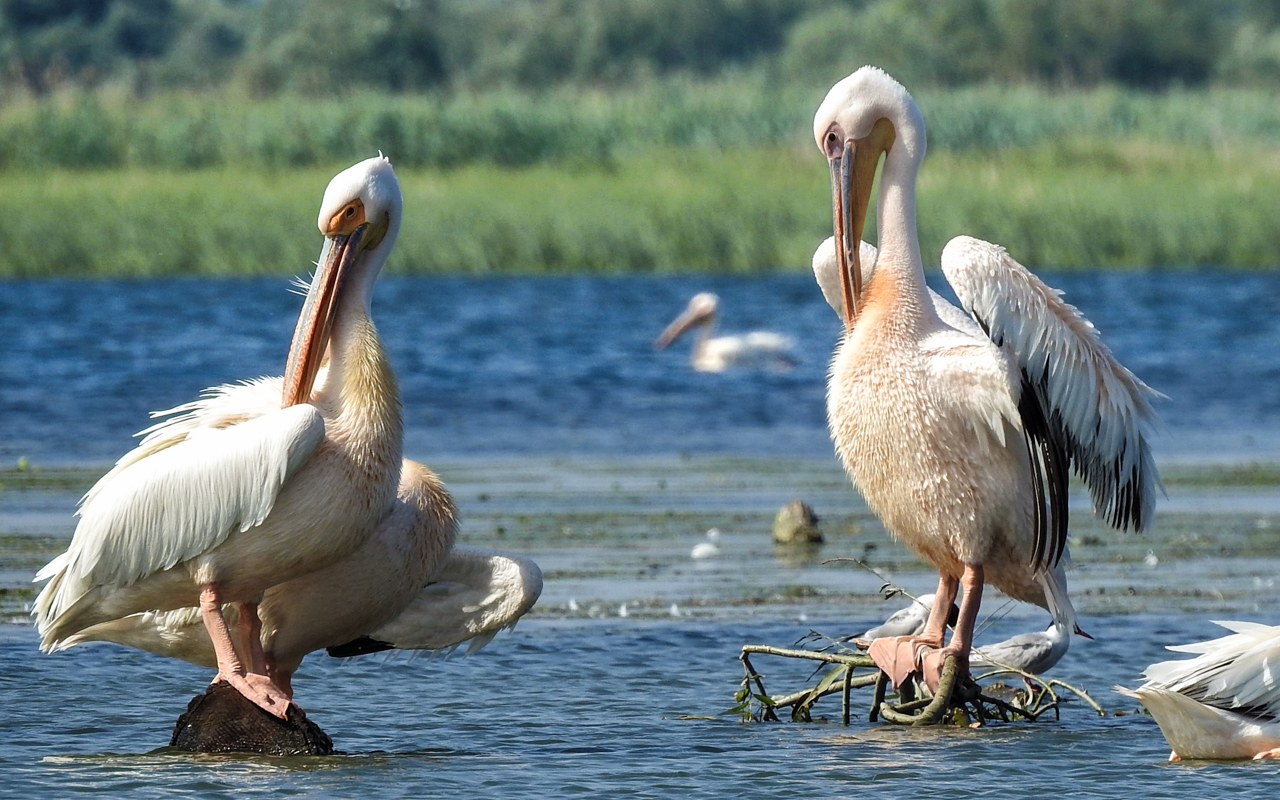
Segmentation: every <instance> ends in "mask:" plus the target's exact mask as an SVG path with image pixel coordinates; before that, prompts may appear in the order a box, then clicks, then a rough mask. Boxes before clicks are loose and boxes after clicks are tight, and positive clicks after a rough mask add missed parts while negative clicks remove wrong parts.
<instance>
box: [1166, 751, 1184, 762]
mask: <svg viewBox="0 0 1280 800" xmlns="http://www.w3.org/2000/svg"><path fill="white" fill-rule="evenodd" d="M1169 760H1170V761H1181V760H1182V756H1180V755H1178V751H1177V750H1170V751H1169Z"/></svg>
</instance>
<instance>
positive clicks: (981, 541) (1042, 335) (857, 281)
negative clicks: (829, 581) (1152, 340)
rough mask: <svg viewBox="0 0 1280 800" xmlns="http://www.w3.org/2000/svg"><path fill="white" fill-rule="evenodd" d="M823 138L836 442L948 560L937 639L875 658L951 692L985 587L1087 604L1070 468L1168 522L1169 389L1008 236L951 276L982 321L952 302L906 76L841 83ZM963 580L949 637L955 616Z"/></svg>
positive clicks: (951, 253) (1103, 504) (963, 256)
mask: <svg viewBox="0 0 1280 800" xmlns="http://www.w3.org/2000/svg"><path fill="white" fill-rule="evenodd" d="M813 132H814V137H815V140H816V142H817V144H818V147H819V149H821V150H822V152H823V153H824V155H826V157H827V159H828V162H829V165H830V168H831V181H832V194H833V206H834V217H835V243H836V247H835V250H836V255H837V260H838V271H839V277H840V291H839V297H838V300H839V307H840V313H841V316H842V317H843V318H844V320H845V322H846V330H845V334H844V337H843V339H842V341H841V342H840V344H839V346H838V347H837V349H836V352H835V355H834V357H833V360H832V364H831V372H830V381H829V384H828V393H827V416H828V421H829V423H830V426H831V435H832V438H833V440H834V442H835V445H836V450H837V452H838V453H839V456H840V458H841V460H842V461H843V462H844V465H845V468H846V470H847V471H848V472H849V475H850V476H851V477H852V479H853V481H854V483H855V484H856V485H857V487H858V488H859V490H860V491H861V492H862V494H863V496H864V497H865V498H866V500H867V504H868V505H869V506H870V507H871V509H872V510H873V511H874V512H875V513H876V514H877V516H879V517H880V519H881V520H882V521H883V522H884V524H885V527H886V528H888V530H889V531H890V532H891V533H892V534H893V535H894V536H896V537H898V538H899V539H901V540H903V541H904V542H905V543H906V544H907V545H908V546H909V547H911V548H912V549H913V550H914V551H915V552H916V553H917V554H919V555H920V556H921V557H923V558H924V559H925V560H926V561H928V562H929V563H931V564H933V565H934V567H936V568H937V569H938V571H939V582H938V590H937V592H936V600H935V602H934V604H933V611H932V613H931V615H930V619H929V622H928V624H927V625H926V627H925V631H924V633H923V634H921V635H920V636H916V637H900V638H893V639H880V640H877V642H876V643H875V644H874V645H873V647H872V650H871V654H872V656H873V657H874V658H875V659H876V661H877V663H879V664H880V665H881V667H882V668H883V669H884V670H885V671H886V672H887V673H888V674H889V676H890V678H891V679H892V680H893V682H894V684H895V685H897V684H900V683H901V682H902V680H904V679H905V678H906V677H907V676H908V675H909V674H910V673H912V672H916V671H918V672H920V673H922V675H923V677H924V679H925V682H926V683H928V684H930V685H931V686H933V687H936V686H937V685H938V681H939V678H940V675H941V672H942V666H943V664H944V662H945V661H946V660H947V658H949V657H954V658H955V659H956V662H957V667H958V668H959V669H960V670H961V671H964V672H967V670H968V656H969V652H970V650H971V648H972V645H973V633H974V624H975V620H976V617H977V614H978V608H979V605H980V603H981V598H982V587H983V584H984V583H986V582H990V583H991V584H993V585H995V586H996V587H997V588H999V589H1001V590H1002V591H1004V592H1005V593H1006V594H1008V595H1009V596H1011V597H1013V598H1016V599H1019V600H1024V601H1027V602H1031V603H1035V604H1037V605H1040V606H1042V607H1045V608H1048V609H1049V610H1050V612H1052V613H1053V614H1054V616H1055V618H1057V619H1063V618H1064V617H1068V618H1069V617H1071V616H1073V615H1074V611H1068V610H1067V609H1069V607H1070V599H1069V598H1068V597H1067V596H1066V592H1065V583H1063V584H1062V585H1061V586H1060V587H1054V586H1053V584H1054V583H1056V582H1058V581H1055V580H1053V579H1052V576H1053V574H1054V573H1055V571H1057V570H1058V569H1060V567H1061V564H1060V561H1061V559H1062V555H1063V551H1064V549H1065V547H1066V538H1067V537H1066V528H1067V509H1066V501H1067V478H1068V471H1069V470H1074V471H1075V472H1076V473H1077V474H1078V475H1080V477H1081V478H1082V479H1083V480H1084V482H1085V484H1086V485H1087V486H1088V487H1089V490H1090V492H1091V494H1092V498H1093V504H1094V510H1095V513H1097V514H1098V515H1099V516H1101V517H1103V518H1105V519H1106V520H1107V521H1108V522H1109V523H1110V524H1112V525H1113V526H1114V527H1117V528H1121V529H1127V528H1131V527H1132V528H1134V529H1136V530H1142V529H1144V528H1145V527H1146V526H1147V525H1149V524H1150V522H1151V516H1152V513H1153V509H1154V503H1155V492H1156V491H1157V489H1158V487H1159V478H1158V476H1157V474H1156V469H1155V464H1154V461H1153V460H1152V456H1151V452H1150V447H1149V444H1148V438H1149V435H1150V434H1149V431H1150V427H1151V426H1152V425H1153V424H1154V421H1155V413H1154V411H1153V410H1152V408H1151V406H1150V403H1149V399H1150V398H1151V397H1152V396H1153V395H1154V394H1155V393H1154V392H1153V391H1152V390H1151V389H1149V388H1148V387H1147V386H1146V385H1145V384H1144V383H1142V381H1140V380H1138V378H1136V377H1135V376H1134V375H1133V374H1132V373H1131V372H1129V371H1128V370H1127V369H1125V368H1124V367H1123V366H1121V365H1120V364H1119V363H1118V362H1117V361H1116V360H1115V359H1114V357H1112V355H1111V353H1110V352H1109V351H1108V350H1107V348H1106V347H1105V346H1104V345H1103V344H1102V342H1101V341H1100V340H1099V338H1098V334H1097V331H1096V330H1095V329H1094V328H1093V326H1092V325H1091V324H1090V323H1089V322H1088V321H1087V320H1085V319H1084V318H1083V317H1082V316H1081V315H1080V313H1079V312H1078V311H1077V310H1076V309H1075V308H1073V307H1072V306H1070V305H1067V304H1066V303H1064V302H1063V301H1062V300H1061V299H1060V297H1059V293H1058V292H1056V291H1055V290H1053V289H1050V288H1049V287H1048V286H1046V285H1045V284H1043V283H1042V282H1041V281H1040V280H1039V279H1038V278H1036V277H1035V276H1034V275H1032V274H1031V273H1030V272H1028V271H1027V270H1026V269H1025V268H1024V267H1022V266H1021V265H1020V264H1018V263H1017V262H1015V261H1014V260H1013V259H1012V258H1010V257H1009V256H1008V255H1007V254H1006V253H1005V251H1004V250H1003V248H1000V247H997V246H995V245H991V244H988V243H986V242H981V241H979V240H977V239H972V238H969V237H958V238H956V239H954V240H952V241H951V242H950V243H949V244H948V245H947V247H946V249H945V250H944V252H943V255H942V267H943V271H944V272H945V273H946V275H947V279H948V281H949V282H950V283H951V285H952V287H953V288H954V289H955V290H956V294H957V295H958V296H959V298H960V300H961V302H962V304H963V305H964V307H965V310H966V311H968V312H969V314H970V315H972V317H973V318H974V320H976V323H977V324H973V323H969V322H967V323H966V324H956V321H955V320H953V319H952V318H951V317H952V316H953V315H951V314H948V313H944V312H942V311H940V309H939V308H938V307H937V303H936V301H934V300H933V299H932V298H931V296H930V293H929V291H928V289H927V287H926V286H925V281H924V270H923V265H922V262H921V257H920V245H919V242H918V239H917V234H916V223H915V216H916V202H915V188H916V176H917V174H918V171H919V169H920V163H921V161H922V160H923V158H924V153H925V128H924V119H923V117H922V115H921V113H920V109H919V107H918V106H917V105H916V103H915V101H914V100H913V99H912V98H911V95H910V94H909V93H908V92H907V91H906V89H904V88H903V87H902V86H901V84H899V83H898V82H897V81H895V80H893V78H891V77H889V76H888V75H887V74H885V73H884V72H882V71H881V70H879V69H876V68H874V67H863V68H862V69H860V70H858V71H857V72H855V73H853V74H852V75H850V76H849V77H847V78H845V79H844V80H842V81H840V82H839V83H837V84H836V85H835V86H833V87H832V88H831V90H830V91H829V92H828V93H827V96H826V99H824V100H823V102H822V105H821V106H820V107H819V108H818V112H817V115H816V116H815V117H814V129H813ZM882 155H883V156H884V168H883V172H882V174H881V176H880V193H879V200H878V202H877V206H876V219H877V226H876V229H877V231H878V233H879V242H878V248H879V249H878V253H877V255H876V257H875V258H876V262H875V268H874V270H873V271H872V272H871V274H870V279H869V280H867V281H866V282H865V284H864V281H863V267H862V264H861V258H862V250H863V247H862V245H861V236H862V230H863V226H864V223H865V220H866V215H867V211H868V206H869V203H870V198H871V188H872V181H873V179H874V177H875V172H876V169H877V167H878V166H879V162H880V158H881V156H882ZM939 299H940V298H939ZM961 586H962V587H963V589H964V597H963V600H962V603H961V606H960V615H959V619H958V621H957V624H956V627H955V634H954V636H953V637H952V639H951V642H950V643H949V644H947V646H946V647H945V648H944V647H943V635H944V632H945V627H944V624H943V623H944V617H943V616H942V613H943V612H944V611H945V609H946V608H948V607H949V606H950V604H951V602H952V600H953V598H954V597H955V596H956V593H957V591H958V589H959V588H960V587H961ZM1059 590H1060V591H1059ZM1064 605H1065V606H1066V608H1062V607H1061V606H1064Z"/></svg>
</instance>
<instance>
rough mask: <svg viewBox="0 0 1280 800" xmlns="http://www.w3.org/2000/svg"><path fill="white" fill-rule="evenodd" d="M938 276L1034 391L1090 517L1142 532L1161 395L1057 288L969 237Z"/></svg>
mask: <svg viewBox="0 0 1280 800" xmlns="http://www.w3.org/2000/svg"><path fill="white" fill-rule="evenodd" d="M942 271H943V273H945V274H946V276H947V280H948V281H949V282H950V284H951V286H952V288H953V289H954V290H955V292H956V295H957V297H959V299H960V302H961V304H962V305H963V306H964V308H965V310H966V311H968V312H969V313H970V314H972V315H973V317H974V318H975V319H976V320H978V322H979V323H980V324H981V325H982V326H983V327H984V328H985V329H986V331H987V332H988V334H989V335H990V337H991V339H992V340H993V341H994V342H995V343H996V344H998V345H1001V346H1003V347H1006V348H1008V349H1009V350H1010V351H1011V352H1012V353H1013V355H1014V358H1015V359H1016V361H1017V363H1018V366H1019V367H1020V368H1021V370H1022V371H1023V372H1024V373H1025V374H1026V375H1027V377H1028V379H1029V381H1030V383H1031V385H1032V386H1033V388H1034V389H1035V390H1036V392H1037V394H1038V395H1039V399H1040V402H1041V403H1042V405H1043V407H1044V412H1045V415H1046V417H1047V419H1048V424H1049V425H1050V427H1051V428H1053V429H1056V432H1057V435H1058V436H1059V437H1060V438H1061V439H1062V441H1061V445H1062V446H1063V447H1064V449H1065V450H1066V453H1067V455H1068V456H1069V458H1070V461H1071V464H1072V466H1073V467H1074V468H1075V470H1076V472H1077V474H1079V475H1080V477H1081V478H1082V479H1083V480H1084V481H1085V483H1086V484H1088V486H1089V490H1090V493H1091V495H1092V497H1093V506H1094V513H1095V514H1097V515H1098V516H1099V517H1103V518H1105V519H1107V520H1108V521H1109V522H1110V523H1111V524H1112V525H1113V526H1115V527H1117V528H1122V529H1123V528H1128V527H1129V526H1133V528H1134V529H1135V530H1142V529H1143V528H1145V527H1146V526H1147V525H1148V524H1149V523H1150V522H1151V518H1152V512H1153V509H1154V507H1155V492H1156V490H1157V489H1159V488H1161V486H1160V479H1159V476H1158V474H1157V472H1156V467H1155V462H1154V460H1153V459H1152V456H1151V449H1150V446H1149V443H1148V438H1149V436H1150V433H1151V429H1152V428H1153V427H1154V425H1155V421H1156V415H1155V412H1154V410H1153V409H1152V408H1151V404H1150V399H1151V398H1153V397H1158V396H1161V395H1160V394H1159V393H1158V392H1156V391H1154V390H1153V389H1151V388H1150V387H1148V386H1147V385H1146V384H1145V383H1143V382H1142V381H1141V380H1139V379H1138V378H1137V377H1136V376H1135V375H1134V374H1133V373H1132V372H1130V371H1129V370H1128V369H1126V368H1125V367H1123V366H1122V365H1121V364H1120V363H1119V362H1117V361H1116V360H1115V358H1114V357H1113V356H1112V355H1111V352H1110V351H1109V350H1108V349H1107V347H1106V345H1104V344H1103V343H1102V341H1101V340H1100V339H1099V337H1098V332H1097V330H1096V329H1095V328H1094V327H1093V325H1092V323H1090V322H1089V321H1088V320H1087V319H1085V318H1084V317H1083V316H1082V315H1081V314H1080V312H1079V311H1078V310H1076V308H1075V307H1074V306H1071V305H1069V304H1067V303H1065V302H1063V300H1062V299H1061V296H1060V295H1061V292H1059V291H1058V290H1056V289H1052V288H1050V287H1049V286H1046V285H1045V284H1044V283H1043V282H1042V281H1041V280H1040V279H1039V278H1037V277H1036V276H1035V275H1033V274H1032V273H1031V272H1029V271H1028V270H1027V269H1026V268H1025V267H1023V266H1022V265H1021V264H1019V263H1018V262H1016V261H1014V260H1013V259H1012V258H1010V257H1009V255H1008V253H1006V252H1005V250H1004V248H1002V247H999V246H997V245H993V244H990V243H988V242H984V241H981V240H979V239H974V238H972V237H968V236H958V237H956V238H955V239H952V240H951V241H950V242H949V243H948V244H947V246H946V248H945V249H944V250H943V252H942Z"/></svg>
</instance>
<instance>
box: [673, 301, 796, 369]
mask: <svg viewBox="0 0 1280 800" xmlns="http://www.w3.org/2000/svg"><path fill="white" fill-rule="evenodd" d="M719 308H720V298H719V297H717V296H716V295H714V294H712V293H711V292H700V293H698V294H695V295H694V296H693V297H692V298H691V299H690V300H689V305H688V307H686V308H685V310H684V312H683V313H682V314H681V315H680V316H678V317H676V318H675V319H674V320H673V321H672V322H671V324H670V325H668V326H667V329H666V330H664V331H663V332H662V335H661V336H659V337H658V341H657V342H656V343H655V344H654V346H655V347H657V348H658V349H659V350H662V349H665V348H666V347H667V346H668V345H669V344H671V343H672V342H674V341H675V340H676V339H678V338H679V337H680V335H681V334H683V333H684V332H685V331H688V330H690V329H692V328H695V327H696V328H698V329H699V331H698V338H697V341H695V342H694V344H693V354H692V355H691V356H690V358H689V363H690V364H691V365H693V368H694V369H696V370H697V371H698V372H723V371H724V370H726V369H728V368H729V367H775V368H781V369H789V368H791V367H793V366H795V361H794V360H793V359H792V358H791V352H792V350H793V349H794V348H795V342H794V341H793V340H792V339H791V337H789V336H784V335H782V334H780V333H774V332H773V331H751V332H749V333H740V334H737V335H734V336H712V335H711V332H712V330H713V329H714V328H715V324H716V314H717V312H718V311H719Z"/></svg>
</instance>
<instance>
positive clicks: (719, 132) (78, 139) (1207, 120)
mask: <svg viewBox="0 0 1280 800" xmlns="http://www.w3.org/2000/svg"><path fill="white" fill-rule="evenodd" d="M824 90H825V89H824V87H809V86H806V87H803V88H795V87H787V86H781V85H775V84H770V83H767V82H765V81H763V80H759V79H752V80H749V79H746V78H742V79H738V80H732V81H730V80H725V81H721V82H718V83H711V84H706V83H692V82H687V81H665V82H654V83H652V84H649V85H647V86H645V87H643V88H639V89H633V90H626V91H618V92H614V93H601V92H570V91H567V90H561V91H555V92H546V93H542V94H538V95H531V94H522V93H516V92H491V93H486V94H482V95H454V96H443V95H417V96H397V95H389V94H376V93H360V94H353V95H351V96H349V97H345V98H328V99H304V98H300V97H280V98H277V99H273V100H253V99H251V98H249V97H246V96H241V95H235V94H225V93H224V94H204V95H182V94H166V95H160V96H156V97H152V98H150V99H145V100H139V99H136V98H132V97H129V96H120V95H111V94H109V93H98V94H92V93H79V94H77V93H69V94H65V95H61V96H57V97H53V98H47V99H42V100H32V99H28V100H25V101H21V102H13V103H9V104H8V105H5V106H3V107H0V169H4V170H7V171H14V170H30V169H48V168H55V167H57V168H69V169H79V168H121V167H139V168H159V169H195V168H201V169H207V168H213V167H230V168H236V169H282V168H297V167H308V166H326V167H330V166H336V165H339V164H343V163H349V162H351V161H353V160H355V159H356V158H358V157H360V156H361V155H363V154H365V153H369V152H372V151H374V150H382V151H383V152H385V153H387V154H388V155H390V156H391V157H392V158H393V159H394V160H395V161H396V163H397V164H400V165H402V166H417V167H442V168H454V167H458V166H462V165H468V164H496V165H501V166H529V165H533V164H540V163H554V164H561V165H570V166H575V167H578V166H586V167H607V166H611V165H613V164H615V163H616V162H617V161H618V159H620V158H623V157H626V156H628V155H629V154H631V153H634V152H635V151H637V150H647V149H651V148H668V147H672V148H682V149H687V148H692V149H711V150H724V149H729V148H739V147H746V146H751V147H756V146H771V145H780V144H794V145H797V146H803V145H804V144H805V143H806V142H808V141H810V136H811V133H810V131H809V129H810V123H811V121H812V118H813V111H814V109H815V108H816V107H817V104H818V102H819V101H820V100H821V97H822V94H823V91H824ZM918 99H919V101H920V104H921V107H922V108H923V109H924V111H925V119H926V122H927V124H928V128H929V142H930V147H931V149H933V150H934V151H935V152H937V151H968V150H998V149H1005V148H1011V147H1012V148H1025V147H1033V146H1037V145H1043V144H1046V143H1053V142H1062V141H1072V140H1076V139H1080V138H1088V139H1105V140H1109V141H1114V140H1135V139H1136V140H1141V141H1144V142H1162V143H1169V144H1184V145H1191V144H1195V145H1201V146H1215V147H1216V146H1224V145H1240V144H1255V145H1274V144H1276V143H1280V103H1277V102H1276V99H1277V98H1276V97H1275V95H1274V93H1269V92H1265V91H1262V90H1247V91H1246V90H1209V91H1196V92H1169V93H1165V94H1160V95H1152V94H1142V93H1138V92H1132V91H1122V90H1117V89H1098V90H1091V91H1082V92H1069V93H1063V92H1051V91H1047V90H1043V89H1034V88H1008V87H982V88H973V89H963V90H955V91H947V92H939V91H922V92H920V93H919V97H918Z"/></svg>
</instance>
